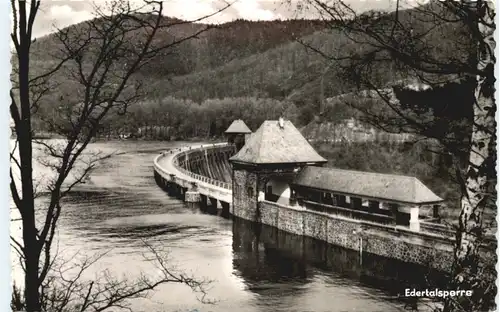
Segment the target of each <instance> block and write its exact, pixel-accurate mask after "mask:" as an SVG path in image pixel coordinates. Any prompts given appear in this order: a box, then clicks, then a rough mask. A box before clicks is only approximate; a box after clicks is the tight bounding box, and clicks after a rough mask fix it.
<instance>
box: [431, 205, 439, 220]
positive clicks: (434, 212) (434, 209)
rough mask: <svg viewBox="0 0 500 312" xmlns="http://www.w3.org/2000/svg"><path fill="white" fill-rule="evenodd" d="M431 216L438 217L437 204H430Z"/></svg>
mask: <svg viewBox="0 0 500 312" xmlns="http://www.w3.org/2000/svg"><path fill="white" fill-rule="evenodd" d="M432 217H433V218H439V205H433V206H432Z"/></svg>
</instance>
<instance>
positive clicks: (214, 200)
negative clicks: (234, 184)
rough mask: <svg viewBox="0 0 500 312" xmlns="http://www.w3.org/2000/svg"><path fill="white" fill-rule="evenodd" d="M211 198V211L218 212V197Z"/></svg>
mask: <svg viewBox="0 0 500 312" xmlns="http://www.w3.org/2000/svg"><path fill="white" fill-rule="evenodd" d="M209 199H210V212H211V213H217V198H212V197H209Z"/></svg>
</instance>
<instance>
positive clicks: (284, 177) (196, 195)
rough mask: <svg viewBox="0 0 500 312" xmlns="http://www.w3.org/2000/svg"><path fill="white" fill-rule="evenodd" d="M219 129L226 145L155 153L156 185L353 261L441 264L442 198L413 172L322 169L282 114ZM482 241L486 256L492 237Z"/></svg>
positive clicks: (447, 257)
mask: <svg viewBox="0 0 500 312" xmlns="http://www.w3.org/2000/svg"><path fill="white" fill-rule="evenodd" d="M226 135H227V136H228V143H227V144H226V143H221V144H209V145H201V146H200V147H197V148H191V147H188V148H181V149H178V150H177V151H172V152H170V153H164V154H162V155H159V156H158V157H157V159H155V178H156V181H157V183H158V184H159V185H161V186H163V187H165V188H166V189H167V190H169V191H170V193H173V194H177V195H179V196H180V198H184V199H185V200H186V201H189V202H197V201H199V202H200V204H201V206H202V207H206V206H207V203H208V204H209V206H210V207H212V208H213V209H214V210H218V209H219V207H221V208H220V213H221V215H223V216H224V215H228V216H229V215H233V216H234V217H237V218H241V219H245V220H249V221H252V222H255V223H257V224H262V225H268V226H271V227H274V228H277V229H279V230H282V231H285V232H288V233H292V234H296V235H301V236H307V237H311V238H314V239H317V240H321V241H324V242H326V243H329V244H332V245H336V246H340V247H343V248H346V249H351V250H359V252H360V255H361V256H360V259H361V258H362V254H363V253H371V254H375V255H378V256H382V257H387V258H393V259H397V260H400V261H404V262H410V263H417V264H423V265H425V266H429V267H432V268H435V269H438V270H442V271H448V270H449V269H450V265H449V264H450V263H452V262H453V248H454V234H455V233H454V231H453V229H451V228H449V227H448V226H447V225H445V224H442V223H441V221H440V218H439V205H440V204H441V203H442V202H443V199H442V198H440V197H439V196H437V195H436V194H434V193H433V192H432V191H431V190H430V189H429V188H428V187H427V186H425V185H424V184H423V183H422V182H421V181H420V180H418V179H417V178H415V177H409V176H402V175H391V174H380V173H370V172H362V171H354V170H341V169H336V168H329V167H326V166H325V164H326V163H327V160H326V159H325V158H323V157H322V156H321V155H319V154H318V153H317V152H316V151H315V150H314V148H313V147H312V146H311V145H310V144H309V142H308V141H307V140H306V139H305V138H304V137H303V136H302V134H301V133H300V131H299V130H298V129H297V128H296V127H295V126H294V125H293V124H292V123H291V122H290V121H288V120H284V119H282V118H280V119H279V120H267V121H264V122H263V123H262V125H261V126H260V127H259V128H258V129H257V130H256V131H255V132H254V133H251V132H250V129H249V128H248V127H247V126H246V125H245V123H244V122H243V121H241V120H236V121H235V122H233V123H232V124H231V126H230V127H229V128H228V130H227V131H226ZM235 147H237V148H235ZM188 195H189V196H188ZM483 247H484V248H483ZM483 247H482V249H481V250H482V251H481V252H484V253H488V254H493V253H494V252H495V250H496V241H494V240H491V244H490V243H488V244H485V245H484V246H483Z"/></svg>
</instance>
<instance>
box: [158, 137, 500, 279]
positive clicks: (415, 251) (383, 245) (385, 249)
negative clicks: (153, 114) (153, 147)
mask: <svg viewBox="0 0 500 312" xmlns="http://www.w3.org/2000/svg"><path fill="white" fill-rule="evenodd" d="M234 153H235V149H234V147H233V146H230V145H227V144H224V143H222V144H208V145H202V146H199V147H191V148H190V147H187V148H182V149H179V150H176V151H169V152H166V153H163V154H162V155H159V156H158V157H157V158H156V159H155V166H154V168H155V178H156V179H157V182H158V183H159V185H162V186H164V187H166V188H167V189H170V190H174V193H178V194H181V195H182V196H181V198H183V197H184V196H185V194H186V192H188V191H190V192H196V193H198V194H199V195H200V199H199V202H200V204H201V205H202V206H206V203H207V199H210V201H211V202H212V201H213V202H214V203H217V202H220V204H221V206H222V212H223V213H224V214H225V213H226V212H227V213H228V214H231V215H233V216H234V217H237V218H239V219H243V220H248V221H251V222H254V223H256V224H261V225H266V226H270V227H272V228H276V229H279V230H281V231H285V232H287V233H291V234H295V235H298V236H300V237H309V238H312V239H316V240H318V241H323V242H325V243H329V244H332V245H335V246H338V247H342V248H346V249H349V250H352V251H355V252H359V255H360V259H365V258H366V257H370V254H371V255H376V256H381V257H386V258H390V259H395V260H398V261H402V262H406V263H414V264H419V265H423V266H425V267H429V268H432V269H436V270H439V271H444V272H447V271H449V270H450V269H451V267H450V263H453V246H454V238H453V231H451V230H446V231H445V230H443V229H442V228H438V227H437V226H435V225H432V224H425V223H424V224H423V225H424V226H422V227H421V228H420V230H419V231H415V230H410V229H409V228H407V227H406V228H405V227H403V226H395V225H392V226H391V225H384V224H380V223H376V222H371V221H366V220H360V219H355V218H350V217H346V216H343V215H340V214H336V213H331V212H330V213H327V212H321V211H316V210H314V209H313V208H314V207H308V205H303V206H294V205H283V204H279V203H276V202H272V201H267V200H264V199H263V198H260V197H258V196H257V194H255V193H253V194H252V192H249V190H248V189H249V187H250V186H253V187H254V186H255V185H256V184H257V182H258V181H257V180H258V179H257V177H256V176H255V174H253V173H249V172H246V171H235V172H234V181H232V179H231V175H232V173H231V172H232V168H231V166H230V163H229V161H228V160H229V158H230V157H231V156H232V155H234ZM244 172H245V173H247V174H243V173H244ZM193 185H195V186H193ZM234 192H236V194H237V195H238V196H233V195H234V194H233V193H234ZM233 199H234V200H235V202H233ZM185 200H186V201H187V199H185ZM212 205H213V204H212ZM215 206H217V205H215ZM278 240H279V239H278ZM280 246H281V247H282V248H288V247H287V243H286V242H283V244H281V243H280ZM294 246H295V247H296V246H297V245H296V244H294ZM295 247H293V248H292V247H290V248H289V249H290V250H293V249H294V248H295ZM495 251H496V240H493V239H492V240H491V241H490V243H489V244H488V245H485V246H484V248H482V253H483V254H484V255H485V257H487V258H489V259H496V252H495Z"/></svg>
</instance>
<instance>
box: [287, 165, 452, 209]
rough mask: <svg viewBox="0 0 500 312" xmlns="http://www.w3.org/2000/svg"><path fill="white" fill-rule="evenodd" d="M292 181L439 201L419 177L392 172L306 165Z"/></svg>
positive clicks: (374, 194) (408, 199) (384, 196)
mask: <svg viewBox="0 0 500 312" xmlns="http://www.w3.org/2000/svg"><path fill="white" fill-rule="evenodd" d="M293 184H295V185H299V186H305V187H311V188H316V189H321V190H325V191H331V192H332V193H338V194H341V195H358V196H359V197H369V198H373V199H379V200H387V201H392V202H400V203H407V204H430V203H437V202H442V201H443V199H442V198H441V197H439V196H437V195H436V194H434V193H433V192H432V191H431V190H430V189H429V188H427V186H425V185H424V184H423V183H422V182H421V181H420V180H419V179H417V178H415V177H409V176H402V175H394V174H382V173H374V172H363V171H354V170H343V169H336V168H321V167H313V166H307V167H305V168H304V169H302V170H301V172H300V173H299V174H298V175H297V177H296V178H295V180H294V182H293Z"/></svg>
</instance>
